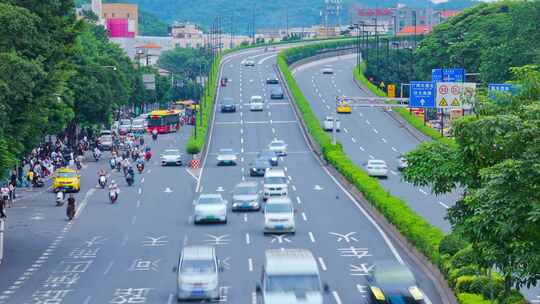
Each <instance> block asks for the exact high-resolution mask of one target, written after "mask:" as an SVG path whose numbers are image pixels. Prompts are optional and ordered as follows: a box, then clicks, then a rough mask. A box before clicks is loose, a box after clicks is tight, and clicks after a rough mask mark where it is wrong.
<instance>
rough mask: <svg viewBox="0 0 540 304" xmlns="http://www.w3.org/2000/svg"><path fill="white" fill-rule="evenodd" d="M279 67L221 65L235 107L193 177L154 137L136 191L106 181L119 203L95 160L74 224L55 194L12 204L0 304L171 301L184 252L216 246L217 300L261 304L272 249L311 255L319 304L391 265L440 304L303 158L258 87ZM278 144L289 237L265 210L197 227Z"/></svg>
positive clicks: (403, 257) (345, 295) (287, 107)
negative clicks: (205, 204)
mask: <svg viewBox="0 0 540 304" xmlns="http://www.w3.org/2000/svg"><path fill="white" fill-rule="evenodd" d="M248 57H250V58H253V59H254V60H255V62H256V66H255V67H244V66H242V65H241V64H240V63H241V61H242V60H243V59H245V58H248ZM274 64H275V53H270V52H268V53H265V52H262V51H259V50H250V51H245V52H242V53H238V54H234V55H232V56H231V57H228V59H226V60H225V62H224V65H223V75H225V76H227V77H228V78H229V79H231V82H229V84H228V85H227V87H225V88H223V89H222V90H221V91H220V93H219V99H220V100H221V98H223V97H232V98H234V99H235V100H236V101H237V103H238V111H237V112H236V113H219V112H217V113H216V114H215V121H214V123H213V130H212V133H211V134H212V135H211V140H210V143H209V149H208V155H207V159H206V161H205V162H204V167H203V169H202V170H201V172H200V174H201V178H200V180H198V179H197V177H196V176H194V175H192V173H191V172H188V171H187V170H186V168H185V167H161V166H160V165H159V163H158V159H157V157H156V156H157V155H159V152H160V151H162V150H164V149H167V148H173V147H176V148H179V149H181V150H182V151H183V150H184V144H185V141H186V139H187V136H188V134H189V130H187V129H186V130H183V131H181V132H179V133H174V134H168V135H163V136H161V135H160V136H159V139H158V141H157V142H156V143H150V145H151V146H152V149H153V152H154V158H153V159H152V160H151V161H150V163H149V164H148V165H147V167H146V169H145V172H144V173H143V174H141V175H139V174H137V176H136V182H135V184H134V185H133V186H132V187H128V186H127V185H126V183H125V181H124V180H123V178H121V177H120V175H119V173H116V172H113V173H112V178H114V179H115V180H116V181H117V182H118V183H119V184H120V185H121V193H120V196H119V199H118V201H117V203H116V204H114V205H111V204H110V203H109V202H108V198H107V194H108V192H107V191H106V190H102V189H98V188H97V187H96V183H97V175H96V172H97V169H98V168H99V167H100V166H103V167H105V166H106V160H105V159H102V160H101V161H100V163H98V164H96V163H94V162H90V163H88V164H87V165H86V168H84V169H83V171H82V175H83V177H82V190H81V192H80V193H79V194H78V195H77V201H78V204H79V212H78V215H77V218H76V219H75V220H74V221H73V222H67V221H66V218H65V209H64V208H58V207H55V206H54V194H52V193H50V192H42V193H36V194H35V196H32V197H30V196H28V197H27V198H25V199H22V200H21V201H20V202H19V206H21V208H22V207H25V206H26V207H25V208H22V209H21V210H9V211H10V213H9V214H8V216H9V218H8V222H7V231H6V233H7V235H6V250H7V251H6V256H5V260H4V261H3V264H2V265H1V266H0V270H1V271H2V280H0V304H2V303H83V304H90V303H173V302H176V294H175V292H176V274H175V273H174V272H173V271H172V269H173V267H174V266H176V264H177V263H178V257H179V253H180V251H181V249H182V247H183V246H185V245H194V244H207V245H213V246H215V247H216V250H217V255H218V258H219V259H220V260H221V262H222V264H223V265H224V266H225V270H224V272H222V273H221V274H220V286H221V288H220V289H221V298H220V302H224V303H234V304H237V303H256V301H257V297H256V294H255V284H256V283H257V281H258V280H259V279H260V275H261V267H262V263H263V257H264V251H265V250H266V249H271V248H304V249H309V250H311V251H312V252H313V254H314V256H315V257H316V259H317V261H318V263H319V269H320V271H321V277H322V281H324V282H326V283H328V284H329V285H330V290H331V291H330V293H329V294H327V295H326V297H325V303H337V304H341V303H365V302H367V299H366V295H367V293H366V292H367V290H366V285H367V284H366V275H367V273H368V272H369V271H370V269H372V267H373V264H374V263H375V262H376V261H378V260H387V259H391V260H397V261H399V262H402V263H405V264H407V265H408V266H409V268H410V269H411V270H412V271H413V272H414V274H415V276H416V279H417V281H418V285H419V287H420V288H421V289H422V290H424V292H425V294H426V296H427V297H428V299H429V301H428V302H431V303H441V299H440V296H439V295H438V293H437V291H436V290H435V288H434V286H433V284H432V283H431V281H430V280H428V279H427V276H426V274H425V273H423V272H422V271H420V268H419V267H418V266H417V265H415V264H414V262H413V261H412V260H411V258H410V257H409V256H408V254H407V253H405V252H404V251H403V250H402V249H401V248H400V247H399V246H397V245H396V244H393V243H392V242H391V241H390V240H389V238H388V237H387V236H386V235H385V234H384V233H383V232H382V230H381V229H380V228H379V227H378V226H377V224H376V223H375V222H374V220H373V219H372V218H370V217H369V216H368V215H367V214H366V213H365V212H364V211H363V210H362V209H361V207H360V206H359V204H358V203H357V202H355V201H354V200H353V198H352V197H351V196H350V195H348V194H347V193H346V192H345V191H344V189H342V188H341V187H340V186H339V185H338V184H337V183H336V181H335V180H334V179H333V178H332V177H331V176H330V175H329V174H328V172H327V171H326V170H325V169H324V167H322V165H321V164H320V163H319V161H318V160H317V159H316V158H315V156H314V155H313V154H312V153H311V152H310V150H309V148H308V146H307V144H306V141H305V138H304V135H303V134H302V132H301V129H300V126H299V123H298V119H297V117H296V116H295V114H294V112H293V109H292V107H291V104H290V102H289V100H287V99H284V100H278V101H276V100H270V99H269V87H270V85H266V84H265V82H264V80H265V78H266V76H267V74H269V73H272V72H273V65H274ZM273 86H275V85H273ZM252 95H262V96H264V97H265V99H266V105H265V109H264V111H262V112H250V111H249V108H248V106H247V102H248V101H249V98H250V97H251V96H252ZM218 104H219V102H218ZM274 138H278V139H283V140H285V141H286V143H287V144H288V148H289V155H287V156H286V157H283V159H282V160H280V167H282V168H283V169H284V170H285V171H286V174H287V176H288V179H289V191H290V192H289V196H290V197H291V199H292V200H293V202H294V204H295V207H296V208H297V210H298V212H297V214H296V224H297V231H296V234H295V235H273V236H272V235H270V236H264V235H263V232H262V228H263V215H262V213H261V212H251V213H235V214H233V213H232V212H229V219H228V223H227V224H226V225H223V224H216V225H197V226H195V225H194V224H193V222H192V214H193V206H192V201H193V199H195V198H196V196H197V195H198V193H222V194H223V195H224V197H225V198H226V199H229V200H230V191H231V190H232V188H233V187H234V185H235V184H236V183H238V182H240V181H242V180H257V181H259V180H261V179H260V178H251V177H249V174H248V164H249V162H250V161H251V160H253V159H254V158H255V155H256V153H257V152H258V151H260V150H261V149H263V148H264V147H265V146H266V145H267V144H269V143H270V141H271V140H272V139H274ZM147 141H149V139H147ZM221 148H232V149H234V150H235V151H236V152H238V153H239V155H238V157H239V159H240V162H239V164H238V166H234V167H217V165H216V161H215V156H216V153H217V151H218V150H219V149H221ZM197 191H198V192H197ZM229 206H230V205H229ZM36 208H37V209H36ZM24 210H28V211H24ZM36 210H37V211H36ZM36 214H38V215H36ZM36 216H37V217H39V218H34V217H36ZM31 218H34V219H31ZM15 224H18V225H27V226H24V227H23V228H24V229H23V228H18V226H16V225H15ZM17 231H19V232H17ZM259 300H260V299H259ZM47 301H48V302H47Z"/></svg>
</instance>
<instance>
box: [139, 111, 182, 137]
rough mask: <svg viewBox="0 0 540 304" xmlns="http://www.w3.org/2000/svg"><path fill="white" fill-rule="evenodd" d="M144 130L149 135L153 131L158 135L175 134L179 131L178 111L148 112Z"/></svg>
mask: <svg viewBox="0 0 540 304" xmlns="http://www.w3.org/2000/svg"><path fill="white" fill-rule="evenodd" d="M146 129H147V131H148V132H149V133H152V131H153V130H154V129H156V130H157V131H158V133H160V134H162V133H169V132H175V131H176V130H178V129H180V111H179V110H158V111H152V112H150V114H148V126H147V128H146Z"/></svg>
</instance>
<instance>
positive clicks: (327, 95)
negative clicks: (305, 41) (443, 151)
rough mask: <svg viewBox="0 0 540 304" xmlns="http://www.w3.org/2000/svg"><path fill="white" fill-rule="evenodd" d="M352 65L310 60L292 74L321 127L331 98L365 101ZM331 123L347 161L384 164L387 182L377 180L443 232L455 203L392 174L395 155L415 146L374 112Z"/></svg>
mask: <svg viewBox="0 0 540 304" xmlns="http://www.w3.org/2000/svg"><path fill="white" fill-rule="evenodd" d="M355 64H356V57H355V56H354V55H345V56H343V57H342V58H339V59H338V58H337V57H331V58H327V59H323V60H319V61H314V62H311V63H308V64H306V65H303V66H300V67H299V68H297V70H296V71H294V72H293V73H294V75H295V79H296V80H297V82H298V85H299V86H300V89H301V90H302V93H303V94H304V96H305V97H306V98H307V100H308V102H310V104H311V107H312V109H313V111H314V113H315V114H316V115H317V116H318V117H319V118H320V119H321V122H322V120H323V119H324V117H325V116H327V115H333V114H334V113H335V108H336V96H343V95H345V96H357V97H361V96H370V95H368V93H367V92H366V91H364V90H363V89H360V88H359V87H358V85H357V84H356V83H355V82H354V80H353V76H352V69H353V68H354V65H355ZM323 65H331V66H332V67H333V70H334V74H333V75H323V74H322V73H321V69H322V67H323ZM337 118H338V119H340V120H341V128H342V130H341V132H337V139H338V141H340V142H341V143H342V145H343V148H344V150H345V152H346V153H347V154H348V155H349V157H351V159H352V160H353V161H355V162H356V163H357V164H358V165H360V166H363V165H364V164H365V163H366V162H367V161H368V160H369V159H382V160H384V161H386V163H387V164H388V167H389V169H390V174H389V175H388V179H381V180H380V183H381V185H382V186H383V187H384V188H386V189H387V190H388V191H389V192H390V193H392V194H393V195H396V196H398V197H400V198H402V199H404V200H405V201H406V202H407V203H408V204H409V206H410V207H411V208H412V209H413V210H414V211H416V212H417V213H418V214H420V215H421V216H423V217H424V218H426V219H427V220H428V221H429V222H430V223H431V224H432V225H435V226H437V227H439V228H441V229H443V230H444V231H449V230H450V224H449V223H448V221H447V220H445V218H444V217H445V216H446V210H447V209H448V208H449V207H450V206H452V205H453V204H454V203H455V201H456V200H457V199H458V196H457V194H455V193H452V194H446V195H440V196H436V195H434V194H432V193H431V191H430V189H429V188H426V187H414V186H413V185H411V184H408V183H406V182H404V181H402V180H401V176H400V173H399V171H398V169H397V165H398V157H399V155H400V154H403V153H406V152H408V151H410V150H412V149H414V148H415V147H416V146H417V145H418V144H419V141H418V139H417V138H415V137H414V136H412V135H411V134H410V133H409V132H408V131H407V130H405V129H404V128H402V127H401V126H400V125H399V124H398V123H397V122H396V121H395V120H394V119H393V118H392V117H391V116H390V115H389V114H388V113H385V111H384V110H383V109H380V108H368V107H363V108H359V107H355V108H353V112H352V113H351V114H338V116H337Z"/></svg>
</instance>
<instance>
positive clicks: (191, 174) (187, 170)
mask: <svg viewBox="0 0 540 304" xmlns="http://www.w3.org/2000/svg"><path fill="white" fill-rule="evenodd" d="M185 169H186V172H187V173H188V174H189V175H190V176H191V177H193V178H194V179H195V180H198V179H197V176H195V174H193V173H192V172H191V171H189V169H188V168H185Z"/></svg>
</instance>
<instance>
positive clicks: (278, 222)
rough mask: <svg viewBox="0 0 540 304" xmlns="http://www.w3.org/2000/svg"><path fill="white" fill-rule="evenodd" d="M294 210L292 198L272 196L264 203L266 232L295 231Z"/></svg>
mask: <svg viewBox="0 0 540 304" xmlns="http://www.w3.org/2000/svg"><path fill="white" fill-rule="evenodd" d="M294 212H295V210H294V207H293V204H292V202H291V199H290V198H288V197H279V198H270V199H269V200H268V201H267V202H266V204H265V205H264V233H286V232H288V233H295V232H296V224H295V222H294Z"/></svg>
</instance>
